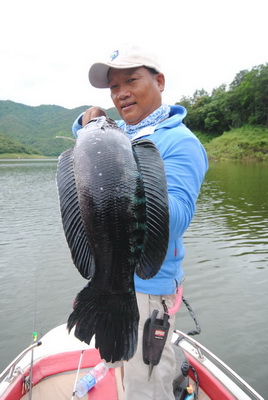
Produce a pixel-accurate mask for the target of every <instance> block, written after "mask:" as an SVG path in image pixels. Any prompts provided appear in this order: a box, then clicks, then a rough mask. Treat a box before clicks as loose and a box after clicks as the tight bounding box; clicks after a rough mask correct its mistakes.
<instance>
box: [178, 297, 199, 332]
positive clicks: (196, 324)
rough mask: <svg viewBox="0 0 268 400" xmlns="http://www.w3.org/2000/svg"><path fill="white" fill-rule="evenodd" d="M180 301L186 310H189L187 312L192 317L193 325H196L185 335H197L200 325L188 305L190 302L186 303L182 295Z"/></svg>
mask: <svg viewBox="0 0 268 400" xmlns="http://www.w3.org/2000/svg"><path fill="white" fill-rule="evenodd" d="M182 301H183V302H184V304H185V305H186V307H187V310H188V311H189V314H190V315H191V317H192V318H193V320H194V322H195V327H196V330H193V331H190V332H188V333H187V335H189V336H194V335H199V333H200V332H201V326H200V324H199V322H198V321H197V318H196V315H195V313H194V310H193V309H192V307H191V306H190V304H189V303H188V301H187V300H186V299H185V297H184V296H182Z"/></svg>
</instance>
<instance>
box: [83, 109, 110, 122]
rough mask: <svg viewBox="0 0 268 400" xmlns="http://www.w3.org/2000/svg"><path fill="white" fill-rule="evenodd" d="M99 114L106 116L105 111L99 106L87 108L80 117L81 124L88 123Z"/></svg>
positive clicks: (99, 115)
mask: <svg viewBox="0 0 268 400" xmlns="http://www.w3.org/2000/svg"><path fill="white" fill-rule="evenodd" d="M101 116H104V117H107V115H106V112H105V111H104V110H103V109H102V108H100V107H90V108H88V109H87V110H86V111H85V113H84V115H83V117H82V126H83V127H84V126H85V125H86V124H88V123H89V121H90V120H91V119H93V118H97V117H101Z"/></svg>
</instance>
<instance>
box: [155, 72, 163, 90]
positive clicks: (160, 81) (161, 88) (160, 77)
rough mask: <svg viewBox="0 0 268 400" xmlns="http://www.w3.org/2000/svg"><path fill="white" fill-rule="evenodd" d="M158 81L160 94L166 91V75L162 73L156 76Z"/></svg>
mask: <svg viewBox="0 0 268 400" xmlns="http://www.w3.org/2000/svg"><path fill="white" fill-rule="evenodd" d="M156 80H157V84H158V87H159V90H160V92H163V91H164V89H165V76H164V74H162V72H161V73H159V74H157V75H156Z"/></svg>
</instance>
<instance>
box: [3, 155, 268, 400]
mask: <svg viewBox="0 0 268 400" xmlns="http://www.w3.org/2000/svg"><path fill="white" fill-rule="evenodd" d="M55 172H56V161H31V162H27V161H23V160H20V161H10V162H9V161H0V184H1V192H0V293H1V296H0V326H1V328H0V370H3V369H4V367H6V365H7V364H8V363H9V362H10V361H11V360H12V359H13V358H14V357H15V356H16V355H17V354H18V353H19V352H20V351H22V350H23V349H24V348H25V347H26V346H28V345H29V344H30V343H31V341H32V333H33V332H34V331H36V332H37V333H38V337H39V338H41V337H42V335H43V334H45V333H46V332H47V331H48V330H49V329H51V328H52V327H54V326H55V325H59V324H62V323H65V322H66V321H67V318H68V315H69V313H70V312H71V309H72V303H73V300H74V298H75V295H76V293H77V292H78V291H79V290H81V288H82V287H83V286H84V284H85V280H84V279H83V278H82V277H81V276H80V275H79V273H78V272H77V270H76V269H75V267H74V266H73V264H72V262H71V258H70V254H69V249H68V247H67V244H66V242H65V238H64V235H63V231H62V226H61V220H60V213H59V204H58V195H57V189H56V184H55ZM185 245H186V257H185V262H184V271H185V276H186V279H185V281H184V295H185V297H186V299H187V300H188V302H189V303H190V304H191V306H192V308H193V309H194V311H195V313H196V315H197V318H198V321H199V323H200V325H201V328H202V332H201V335H199V336H198V337H196V338H197V340H198V341H200V342H201V343H202V344H203V345H205V346H207V347H208V348H209V349H210V350H211V351H212V352H214V353H215V354H216V355H217V356H219V357H220V358H222V359H223V361H225V362H226V363H227V364H228V365H229V366H230V367H231V368H233V369H234V370H235V371H236V372H237V373H238V374H240V375H241V376H242V377H243V378H244V379H245V380H246V381H247V382H248V383H249V384H250V385H252V386H253V387H254V388H255V389H256V390H257V391H258V392H259V393H260V394H261V395H262V396H264V397H266V392H267V390H268V383H267V371H268V339H267V328H268V290H267V287H268V165H267V164H261V163H256V164H255V163H250V164H240V163H235V162H218V163H211V164H210V170H209V172H208V174H207V177H206V181H205V183H204V185H203V187H202V191H201V194H200V198H199V200H198V204H197V211H196V215H195V217H194V219H193V221H192V224H191V226H190V228H189V229H188V231H187V232H186V234H185ZM176 324H177V328H178V329H182V330H184V331H186V332H187V331H188V330H191V329H193V328H194V325H193V322H192V320H191V318H190V316H189V314H188V312H187V310H186V309H185V307H184V306H182V308H181V310H180V312H179V313H178V315H177V322H176Z"/></svg>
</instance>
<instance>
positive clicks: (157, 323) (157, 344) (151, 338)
mask: <svg viewBox="0 0 268 400" xmlns="http://www.w3.org/2000/svg"><path fill="white" fill-rule="evenodd" d="M157 314H158V310H154V311H153V313H152V316H151V317H150V318H148V319H147V321H146V322H145V324H144V329H143V343H142V345H143V348H142V350H143V361H144V363H145V364H147V365H151V366H154V365H157V364H158V363H159V361H160V358H161V355H162V352H163V348H164V346H165V343H166V340H167V335H168V331H169V326H170V323H169V322H168V319H169V315H168V314H167V313H164V316H163V319H159V318H156V317H157Z"/></svg>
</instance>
